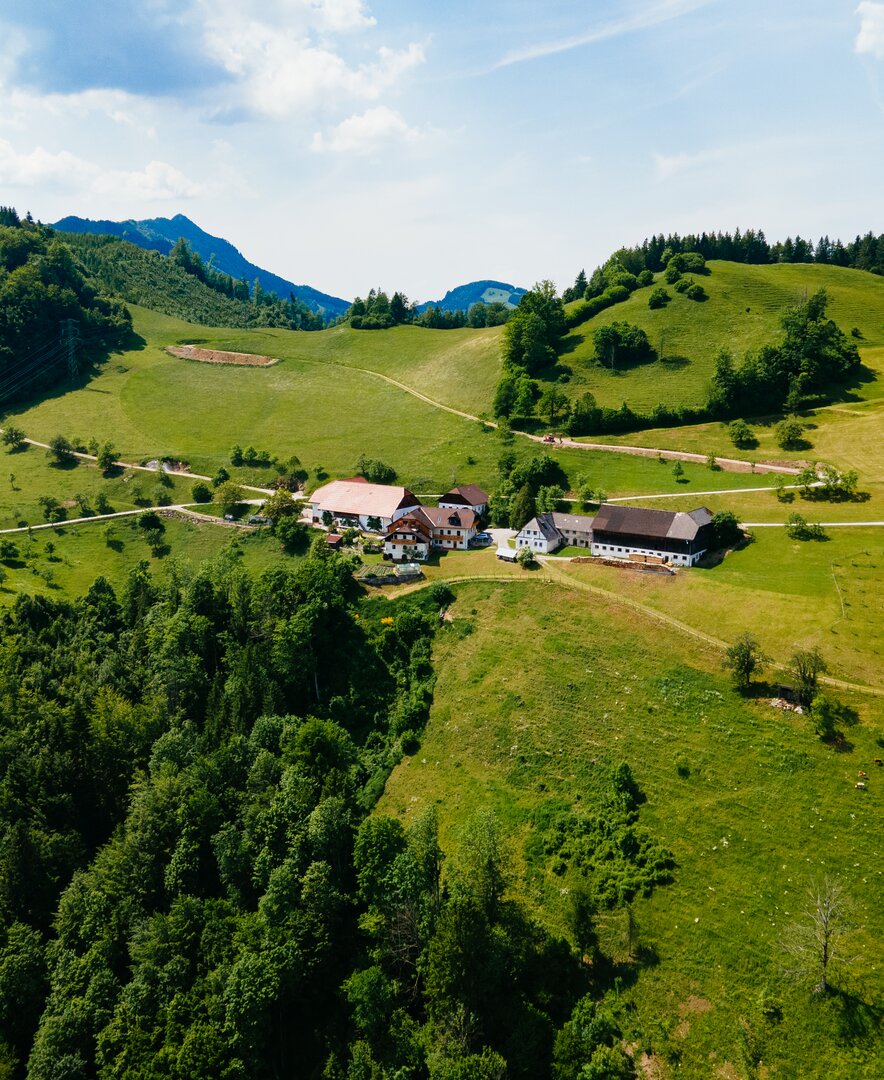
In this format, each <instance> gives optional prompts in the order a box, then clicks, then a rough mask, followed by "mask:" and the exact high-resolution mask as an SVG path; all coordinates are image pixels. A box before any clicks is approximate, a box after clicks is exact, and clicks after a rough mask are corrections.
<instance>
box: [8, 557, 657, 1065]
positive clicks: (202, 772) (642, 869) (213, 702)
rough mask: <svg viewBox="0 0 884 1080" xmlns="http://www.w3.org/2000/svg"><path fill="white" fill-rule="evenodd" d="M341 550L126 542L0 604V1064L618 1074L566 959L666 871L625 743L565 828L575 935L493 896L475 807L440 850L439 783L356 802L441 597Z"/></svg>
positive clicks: (412, 700)
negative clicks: (191, 551)
mask: <svg viewBox="0 0 884 1080" xmlns="http://www.w3.org/2000/svg"><path fill="white" fill-rule="evenodd" d="M234 561H235V560H234ZM352 570H353V565H352V561H351V559H350V558H349V557H347V556H342V555H338V554H334V553H330V552H327V550H326V549H325V546H324V545H321V544H320V545H319V546H317V547H315V548H314V550H313V551H312V552H311V554H310V556H309V557H308V558H306V559H305V560H304V561H303V562H302V563H301V564H300V565H299V566H298V568H297V569H295V570H294V571H290V570H283V569H279V570H272V571H269V572H267V573H266V574H265V575H264V576H262V577H261V578H259V579H257V580H253V579H250V578H249V577H248V576H247V575H246V574H245V573H244V572H243V571H242V570H240V569H238V568H236V567H235V566H234V565H231V563H230V562H229V561H228V562H226V563H221V564H217V565H214V566H210V567H207V568H205V569H203V570H202V571H200V572H198V573H196V574H195V575H190V576H184V575H181V574H174V573H173V574H172V575H170V576H169V578H168V579H167V581H166V582H165V583H164V584H163V585H162V586H160V585H158V584H157V583H156V582H155V581H154V580H153V579H152V577H151V575H150V573H149V571H148V569H147V566H146V564H142V565H140V566H139V567H137V568H136V569H135V570H134V571H133V572H132V573H131V574H130V576H129V578H128V581H127V582H126V584H125V587H124V588H123V589H122V590H121V591H120V594H119V595H116V594H115V593H114V591H113V590H112V589H111V587H110V586H109V585H108V584H107V582H106V581H104V580H103V579H101V578H99V579H97V580H96V581H95V583H94V585H93V586H92V588H91V589H90V590H89V592H88V593H87V595H85V596H84V597H82V598H81V599H78V600H74V601H53V600H48V599H45V598H40V597H24V596H22V597H20V598H19V599H18V600H17V601H16V603H15V604H14V605H13V606H12V607H11V608H10V609H8V610H6V611H5V612H4V613H3V614H2V616H0V695H2V740H3V753H2V761H3V774H2V777H0V860H2V865H0V881H2V882H3V893H2V897H0V915H2V931H0V1027H2V1031H3V1032H4V1036H5V1040H6V1041H5V1043H4V1044H3V1045H2V1047H0V1070H3V1072H2V1075H5V1076H9V1077H16V1076H25V1075H27V1076H28V1077H30V1078H32V1080H49V1078H52V1080H55V1078H59V1077H66V1078H74V1077H84V1078H85V1077H95V1076H98V1077H106V1078H110V1077H135V1076H137V1077H180V1078H182V1080H183V1078H192V1077H196V1076H199V1077H205V1078H215V1077H217V1078H219V1080H220V1078H222V1077H223V1078H231V1077H242V1078H246V1077H249V1078H252V1077H253V1078H256V1080H257V1078H265V1077H267V1078H269V1077H278V1076H303V1077H325V1078H341V1080H344V1078H346V1080H357V1078H363V1077H385V1076H391V1077H392V1076H397V1075H403V1076H404V1075H408V1076H414V1077H420V1076H426V1077H432V1078H445V1080H449V1078H455V1077H462V1078H467V1077H469V1078H485V1077H487V1078H489V1080H493V1078H498V1077H501V1076H503V1075H504V1074H506V1075H508V1076H511V1077H525V1078H526V1080H527V1078H528V1077H543V1076H550V1075H555V1076H556V1077H559V1078H563V1080H564V1078H567V1077H575V1078H576V1077H577V1076H578V1074H579V1075H580V1076H581V1077H585V1076H594V1077H595V1076H597V1077H602V1076H604V1077H609V1076H621V1075H622V1076H630V1075H632V1065H631V1063H630V1061H629V1059H628V1058H627V1057H626V1056H625V1054H624V1053H623V1051H622V1050H621V1049H619V1040H620V1028H619V1021H618V1018H617V1016H616V1015H615V1012H614V1011H612V1009H611V1008H609V1007H608V1005H607V1004H606V1003H605V999H604V998H603V997H602V996H601V994H602V993H603V992H604V987H605V985H606V980H607V979H609V978H610V974H611V973H610V970H609V968H607V967H606V965H605V963H603V962H602V961H601V957H600V955H599V957H598V959H599V962H597V963H596V964H595V965H594V967H593V969H592V971H593V974H592V976H590V974H589V972H590V969H589V968H588V967H587V966H586V964H585V963H584V962H583V961H582V960H581V955H582V956H583V957H584V959H585V957H586V955H587V954H588V955H597V947H596V943H595V940H594V935H593V931H592V928H591V927H592V917H593V915H594V914H595V913H596V912H597V911H598V910H599V909H600V908H605V909H614V908H617V907H619V906H621V905H623V904H626V903H628V902H629V901H630V900H631V898H632V897H634V896H635V895H637V894H639V893H647V892H648V891H650V890H651V889H652V888H653V886H654V885H655V884H656V883H662V882H665V881H666V880H668V878H669V872H670V869H671V866H672V864H671V860H670V859H669V857H668V856H667V854H666V852H665V851H663V850H661V849H660V848H659V846H658V845H657V844H655V842H654V841H653V839H652V837H651V836H650V835H649V834H647V832H645V831H644V830H642V829H641V828H640V826H639V825H638V823H637V819H638V807H639V803H640V801H641V795H640V793H639V792H638V789H637V788H636V785H635V782H634V781H633V779H632V776H631V773H630V770H629V768H628V767H627V766H621V767H620V768H619V769H617V770H615V771H614V772H613V773H612V774H611V775H610V776H609V778H608V780H607V781H606V784H607V787H605V786H603V788H602V790H600V792H599V794H598V805H597V806H596V808H595V811H596V816H594V817H593V818H591V819H589V821H588V823H585V824H584V825H583V826H582V831H583V832H584V833H585V832H586V829H587V828H590V832H591V833H592V836H591V837H584V841H583V842H584V843H585V844H586V852H587V854H586V858H587V861H588V864H589V865H590V867H591V871H592V872H591V874H590V877H589V880H590V881H591V882H592V888H591V889H590V888H589V887H588V888H587V891H586V893H585V895H580V896H578V897H576V898H575V907H574V912H575V914H574V920H575V921H574V927H575V938H576V940H577V941H578V942H579V944H580V953H578V951H577V950H575V948H574V947H573V946H570V945H568V944H566V943H565V942H564V941H562V940H556V939H554V938H551V937H550V936H549V934H548V933H547V932H546V931H545V930H543V929H542V928H541V927H540V926H539V925H537V924H536V923H535V922H534V921H532V919H531V918H530V917H529V916H528V914H527V913H526V912H525V911H524V910H523V909H522V908H521V907H520V906H519V905H518V903H516V902H514V901H512V900H510V899H505V898H504V890H505V888H506V885H507V882H508V865H507V859H506V855H505V851H504V848H503V845H502V842H501V837H500V833H499V830H498V827H497V823H496V821H495V820H494V818H493V816H491V815H490V814H487V815H481V814H480V815H479V816H477V817H475V818H473V819H471V820H470V821H468V822H466V823H465V826H464V827H465V830H466V833H467V843H466V844H465V845H464V846H463V849H462V850H463V854H462V855H461V856H460V857H459V859H457V860H452V861H451V862H450V864H449V862H448V861H447V860H446V859H445V854H444V852H443V851H442V850H441V849H440V846H439V841H438V837H437V830H436V821H435V814H434V812H433V811H432V810H429V811H427V812H425V813H424V814H423V815H422V816H418V817H416V818H415V819H414V820H412V821H411V822H410V824H409V825H408V827H407V828H406V827H404V826H403V824H402V823H401V822H400V821H399V820H398V819H392V818H387V817H383V816H372V809H373V807H374V804H375V802H376V800H377V798H378V796H379V795H380V793H381V791H382V789H383V785H384V782H385V780H386V777H387V775H388V773H389V770H390V769H391V768H392V766H393V765H394V764H395V763H396V762H397V761H398V760H399V757H400V756H401V754H402V752H403V751H404V750H405V751H407V750H410V749H413V744H414V742H415V740H416V738H417V736H418V735H419V733H420V731H421V729H422V726H423V724H424V722H425V719H426V716H427V713H428V708H429V704H430V701H431V699H432V693H433V671H432V667H431V663H430V645H431V642H432V639H433V637H434V635H435V634H436V633H438V632H447V631H445V630H441V631H440V629H439V620H438V617H437V611H438V606H439V604H440V603H445V602H446V601H447V600H448V598H449V597H448V592H447V588H446V587H445V586H435V587H434V588H433V589H431V590H426V591H424V592H422V593H420V594H419V595H418V596H417V597H416V598H415V599H413V600H410V601H409V600H406V601H403V602H402V603H400V604H397V605H396V606H395V607H391V606H390V605H389V604H387V603H386V602H385V601H383V600H380V601H377V602H376V604H377V605H379V606H378V607H377V608H376V607H374V606H373V605H371V604H368V605H366V604H365V603H364V602H363V603H361V604H360V605H359V608H358V610H357V608H356V605H355V604H354V600H355V596H354V589H355V588H356V586H355V585H354V582H353V579H352ZM391 611H392V612H394V613H393V614H392V615H391V614H389V612H391ZM563 827H567V825H566V824H565V825H563ZM559 842H562V838H561V837H560V838H559ZM570 842H571V843H574V842H576V838H572V839H571V841H570ZM591 991H592V996H591V997H589V996H587V995H589V994H590V992H591ZM593 1062H595V1065H594V1066H593V1069H594V1071H590V1072H586V1071H584V1072H580V1070H581V1069H582V1068H584V1066H589V1065H590V1064H591V1063H593ZM596 1066H597V1067H596Z"/></svg>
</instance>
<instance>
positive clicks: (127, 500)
mask: <svg viewBox="0 0 884 1080" xmlns="http://www.w3.org/2000/svg"><path fill="white" fill-rule="evenodd" d="M109 437H110V436H109ZM167 480H168V485H167V486H164V485H160V484H159V476H158V474H156V473H150V472H141V471H137V470H126V471H123V470H114V473H113V475H111V476H109V477H105V476H103V475H102V473H101V470H100V469H98V468H97V467H96V466H95V465H90V464H88V463H87V462H85V461H80V460H78V459H76V458H74V459H73V460H72V461H71V463H70V464H69V465H64V466H59V465H56V464H55V463H54V462H53V461H52V460H50V459H49V457H48V456H47V453H46V451H45V450H42V449H41V448H40V447H37V446H27V445H26V446H25V447H23V448H22V449H21V450H17V451H15V452H14V453H8V452H5V451H3V452H0V529H12V528H15V527H16V526H20V525H39V524H41V523H42V522H43V521H44V520H45V518H44V515H43V509H42V507H41V506H40V505H39V503H38V502H37V499H38V498H39V497H40V496H41V495H50V496H52V497H53V498H55V499H57V500H58V501H59V502H60V503H62V505H64V506H66V507H67V511H68V517H71V518H75V517H82V516H84V515H83V513H82V511H81V509H80V507H79V505H78V504H77V503H76V502H75V500H74V496H76V495H83V496H85V497H86V499H87V501H88V505H89V506H90V507H91V508H92V509H93V510H94V508H95V500H96V497H97V496H98V495H99V493H100V492H104V494H105V496H106V497H107V500H108V502H109V504H110V506H111V511H120V510H134V509H135V508H136V507H137V506H138V505H140V504H139V503H138V502H136V499H138V498H142V499H146V500H148V505H159V504H158V501H157V500H158V499H159V498H160V496H161V495H162V497H165V498H168V499H169V501H170V502H172V503H183V502H190V501H191V499H192V496H191V486H192V484H193V481H192V480H186V479H184V478H183V477H174V476H168V477H167Z"/></svg>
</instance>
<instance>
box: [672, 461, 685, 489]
mask: <svg viewBox="0 0 884 1080" xmlns="http://www.w3.org/2000/svg"><path fill="white" fill-rule="evenodd" d="M672 475H673V476H674V477H675V482H676V484H680V483H681V480H682V477H683V476H684V465H682V463H681V462H680V461H676V463H675V464H674V465H673V466H672Z"/></svg>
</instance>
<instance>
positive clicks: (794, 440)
mask: <svg viewBox="0 0 884 1080" xmlns="http://www.w3.org/2000/svg"><path fill="white" fill-rule="evenodd" d="M776 439H777V446H779V447H780V448H781V449H783V450H800V449H802V447H803V446H804V424H802V423H801V421H800V420H799V419H798V418H797V417H796V416H787V417H786V418H785V419H784V420H781V421H780V422H779V423H778V424H777V426H776Z"/></svg>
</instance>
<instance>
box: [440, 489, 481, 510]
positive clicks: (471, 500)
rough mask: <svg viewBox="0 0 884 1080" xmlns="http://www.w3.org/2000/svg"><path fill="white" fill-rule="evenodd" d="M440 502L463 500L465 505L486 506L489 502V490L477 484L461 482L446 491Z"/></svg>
mask: <svg viewBox="0 0 884 1080" xmlns="http://www.w3.org/2000/svg"><path fill="white" fill-rule="evenodd" d="M439 502H463V504H464V505H465V506H484V505H485V504H486V503H487V502H488V492H487V491H483V490H482V489H481V488H480V487H478V486H477V485H476V484H461V485H460V486H459V487H456V488H452V489H451V491H448V492H446V493H445V494H444V495H443V496H442V498H441V499H440V500H439Z"/></svg>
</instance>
